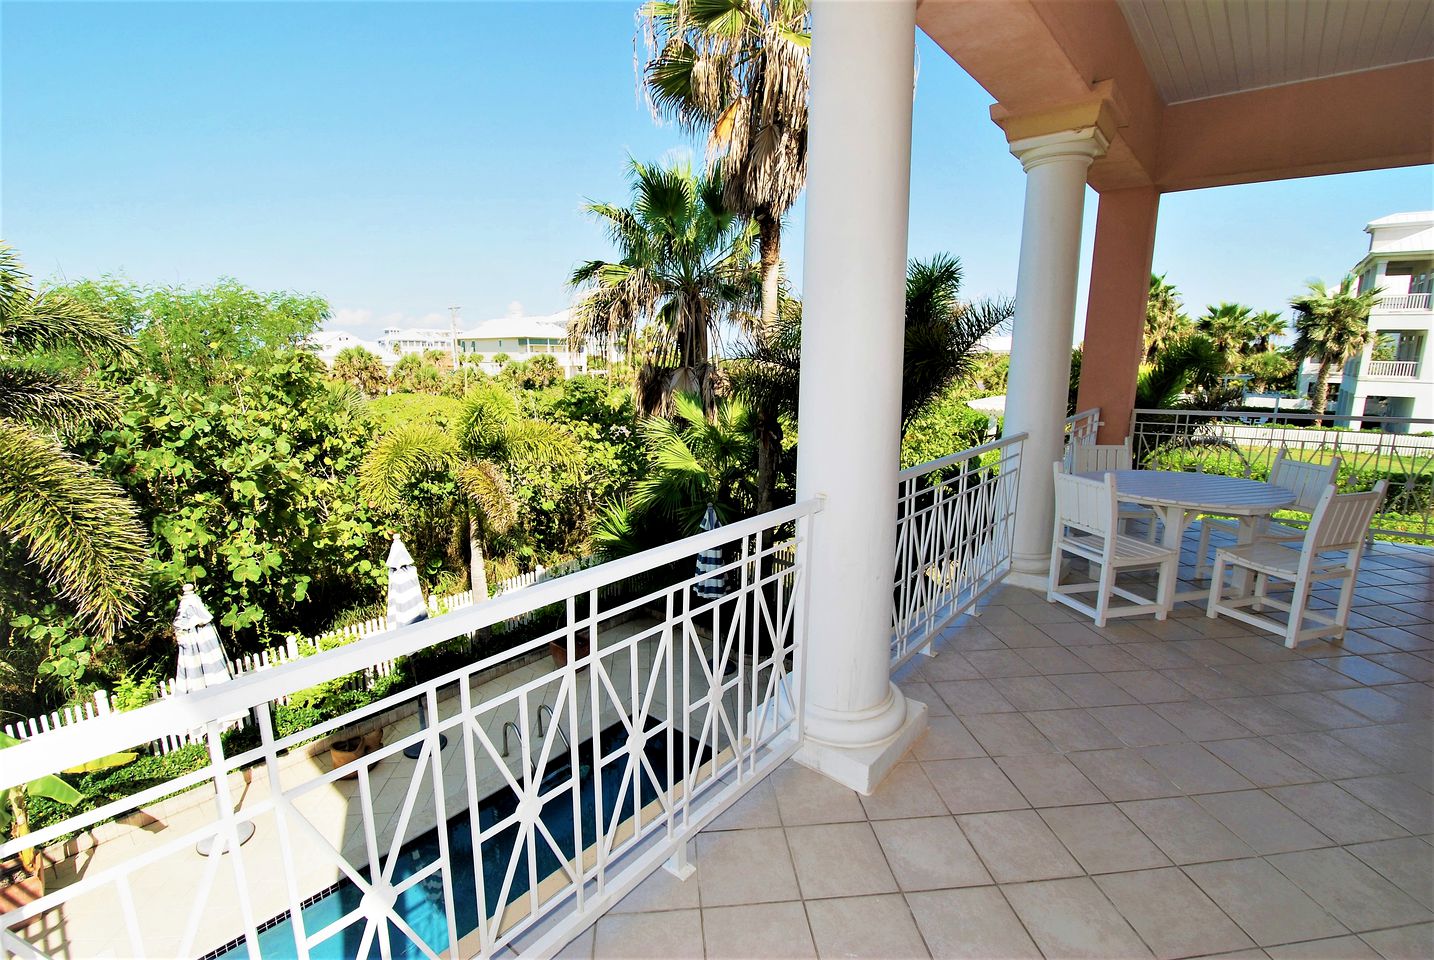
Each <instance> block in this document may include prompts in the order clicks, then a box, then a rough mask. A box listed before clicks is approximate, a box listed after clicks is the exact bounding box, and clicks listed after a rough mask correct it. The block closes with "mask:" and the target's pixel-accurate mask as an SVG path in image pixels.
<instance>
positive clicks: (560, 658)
mask: <svg viewBox="0 0 1434 960" xmlns="http://www.w3.org/2000/svg"><path fill="white" fill-rule="evenodd" d="M573 648H574V652H575V653H576V654H577V656H578V659H582V658H583V657H586V656H587V655H588V651H589V649H590V648H591V643H590V642H589V641H588V638H587V637H582V638H580V639H578V638H575V642H574V643H573ZM548 653H549V654H551V655H552V658H553V666H555V667H566V666H567V665H568V642H567V641H566V640H552V641H550V642H549V643H548Z"/></svg>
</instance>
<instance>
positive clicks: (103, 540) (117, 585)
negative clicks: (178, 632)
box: [0, 419, 146, 638]
mask: <svg viewBox="0 0 1434 960" xmlns="http://www.w3.org/2000/svg"><path fill="white" fill-rule="evenodd" d="M0 536H3V537H5V538H7V539H10V540H13V541H14V542H16V543H18V544H19V545H20V546H21V547H22V548H23V549H24V550H25V551H26V553H27V554H28V555H29V557H30V559H31V561H32V562H33V563H34V564H36V566H38V567H39V569H40V571H41V572H42V573H43V576H44V577H45V578H46V579H47V580H48V581H49V582H50V583H51V584H52V585H53V586H54V588H55V590H56V591H57V592H58V593H59V594H60V595H61V596H62V597H64V598H65V599H66V600H68V601H69V602H70V603H73V604H74V605H75V608H76V609H77V611H78V612H79V615H80V617H81V619H82V620H83V621H84V622H85V623H86V624H87V625H88V626H89V627H90V628H91V629H93V630H94V631H95V632H96V633H97V634H99V635H100V636H101V637H103V638H109V637H112V636H113V635H114V633H115V630H116V629H117V628H118V627H119V626H120V625H121V624H122V623H124V622H125V621H127V620H129V619H130V618H131V617H132V616H133V615H134V613H135V611H136V610H137V609H138V605H139V600H140V597H141V595H142V593H143V590H144V561H145V551H146V537H145V533H144V529H143V528H142V527H141V526H140V523H139V519H138V516H137V513H136V511H135V508H134V505H133V504H132V503H131V502H130V500H129V499H128V498H127V497H126V496H125V495H124V491H122V490H121V489H120V488H119V487H118V486H116V485H115V484H114V483H112V482H110V481H109V480H107V479H105V478H103V477H100V476H98V475H97V474H96V473H95V472H94V471H93V469H92V468H91V467H90V466H89V465H88V464H86V463H85V462H84V461H82V460H80V459H79V458H78V457H75V456H73V455H72V454H70V453H67V452H66V451H64V450H62V449H61V448H60V447H59V445H58V444H56V443H54V442H53V441H51V440H48V439H46V438H43V437H41V436H38V435H36V434H35V433H32V432H31V431H29V430H27V429H25V428H24V427H23V426H20V425H19V424H14V423H9V422H6V421H4V420H3V419H0Z"/></svg>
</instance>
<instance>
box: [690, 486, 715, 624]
mask: <svg viewBox="0 0 1434 960" xmlns="http://www.w3.org/2000/svg"><path fill="white" fill-rule="evenodd" d="M719 526H721V524H720V523H718V522H717V510H716V508H715V507H713V506H712V504H710V503H709V504H707V512H706V513H704V514H703V515H702V532H703V533H706V532H707V531H709V530H716V529H717V528H718V527H719ZM721 567H722V548H721V547H713V548H711V549H710V550H703V551H702V552H701V553H699V554H698V555H697V575H698V576H699V577H700V576H702V575H703V574H704V573H715V572H716V571H717V570H719V569H721ZM722 579H723V578H722V575H721V574H718V575H717V576H715V577H708V578H707V579H705V580H698V581H697V582H696V583H695V584H693V585H692V592H693V593H694V594H696V595H697V596H698V597H699V598H700V599H702V600H716V599H717V598H718V597H720V596H722V593H723V589H722V587H723V584H722Z"/></svg>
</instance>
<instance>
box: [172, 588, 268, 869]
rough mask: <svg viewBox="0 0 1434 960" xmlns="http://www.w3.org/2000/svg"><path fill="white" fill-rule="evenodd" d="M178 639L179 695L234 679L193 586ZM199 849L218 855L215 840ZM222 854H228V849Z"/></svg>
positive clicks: (244, 830)
mask: <svg viewBox="0 0 1434 960" xmlns="http://www.w3.org/2000/svg"><path fill="white" fill-rule="evenodd" d="M174 639H175V641H176V642H177V643H178V644H179V669H178V670H177V671H176V672H175V675H174V692H175V693H176V694H181V693H193V692H195V691H196V690H203V689H204V688H205V687H212V686H215V685H216V684H220V683H227V682H228V681H230V680H232V679H234V674H233V673H232V672H230V670H229V658H228V657H226V656H225V655H224V644H223V643H221V642H220V640H219V631H218V630H216V629H215V628H214V616H213V615H212V614H211V613H210V612H209V610H208V608H207V607H205V606H204V601H203V600H200V599H199V594H197V593H195V592H194V584H192V583H186V584H185V585H184V591H183V593H181V594H180V596H179V612H178V613H177V614H175V617H174ZM243 716H244V714H242V713H239V714H235V715H234V716H232V717H225V718H224V720H225V722H226V723H228V722H231V721H234V720H238V719H240V718H242V717H243ZM236 829H237V830H238V832H239V842H240V843H244V842H246V841H248V839H249V838H250V837H252V836H253V835H254V823H253V821H251V820H241V821H239V823H238V825H237V826H236ZM195 849H196V850H198V851H199V853H200V855H201V856H206V857H207V856H209V855H210V854H211V853H213V852H214V837H204V838H203V839H201V840H200V841H199V843H198V844H196V845H195ZM221 852H226V853H227V852H228V850H227V847H226V849H225V850H224V851H221Z"/></svg>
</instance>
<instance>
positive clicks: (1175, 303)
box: [1145, 273, 1193, 360]
mask: <svg viewBox="0 0 1434 960" xmlns="http://www.w3.org/2000/svg"><path fill="white" fill-rule="evenodd" d="M1183 306H1184V305H1183V304H1182V303H1181V302H1180V291H1178V290H1176V289H1175V285H1174V284H1172V283H1167V282H1166V280H1165V275H1164V274H1159V275H1156V274H1153V273H1152V274H1151V275H1150V295H1149V297H1148V298H1147V299H1146V301H1145V359H1146V360H1153V359H1154V358H1155V356H1156V355H1157V354H1158V353H1160V351H1161V350H1163V349H1164V348H1165V345H1166V344H1167V343H1170V342H1171V341H1173V340H1177V339H1179V338H1180V337H1182V336H1184V335H1185V334H1186V333H1189V332H1190V331H1191V329H1193V326H1192V324H1191V323H1190V318H1189V317H1187V316H1185V314H1184V313H1182V312H1181V310H1182V308H1183Z"/></svg>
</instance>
